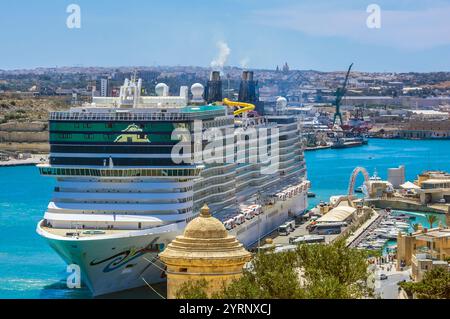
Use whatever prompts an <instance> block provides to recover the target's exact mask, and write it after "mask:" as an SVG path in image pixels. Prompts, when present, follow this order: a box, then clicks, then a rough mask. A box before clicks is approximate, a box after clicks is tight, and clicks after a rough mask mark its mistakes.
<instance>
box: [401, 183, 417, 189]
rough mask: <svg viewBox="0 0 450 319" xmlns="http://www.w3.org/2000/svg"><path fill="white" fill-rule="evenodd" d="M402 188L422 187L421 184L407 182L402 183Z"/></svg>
mask: <svg viewBox="0 0 450 319" xmlns="http://www.w3.org/2000/svg"><path fill="white" fill-rule="evenodd" d="M400 188H403V189H420V187H419V186H417V185H416V184H414V183H411V182H406V183H404V184H402V185H400Z"/></svg>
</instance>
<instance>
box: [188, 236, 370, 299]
mask: <svg viewBox="0 0 450 319" xmlns="http://www.w3.org/2000/svg"><path fill="white" fill-rule="evenodd" d="M369 255H370V254H369V253H368V252H366V251H362V250H357V249H352V248H348V247H346V245H345V240H339V241H336V242H334V243H332V244H312V245H307V244H304V245H299V247H298V248H297V250H295V251H290V252H282V253H273V252H262V253H258V254H256V255H255V256H254V258H253V259H252V261H251V263H250V267H248V268H247V269H244V272H243V275H242V277H241V278H239V279H237V280H234V281H233V282H232V283H231V284H230V285H228V286H224V288H223V289H222V291H220V292H218V293H216V294H214V295H213V298H230V299H277V298H281V299H304V298H321V299H323V298H336V299H338V298H339V299H342V298H362V297H368V296H372V294H373V292H372V290H371V289H370V288H368V287H367V284H366V283H367V278H368V272H367V266H368V264H367V257H368V256H369ZM204 287H206V286H204ZM201 289H202V286H201V285H199V284H195V283H190V284H186V285H185V286H184V287H182V294H180V296H181V297H182V298H190V296H193V297H195V298H199V296H200V298H201V296H205V295H206V294H204V293H202V292H201V291H199V290H201Z"/></svg>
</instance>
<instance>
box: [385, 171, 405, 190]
mask: <svg viewBox="0 0 450 319" xmlns="http://www.w3.org/2000/svg"><path fill="white" fill-rule="evenodd" d="M388 182H389V183H391V184H392V186H394V188H396V189H397V188H399V187H400V185H402V184H404V183H405V166H404V165H400V166H399V167H397V168H388Z"/></svg>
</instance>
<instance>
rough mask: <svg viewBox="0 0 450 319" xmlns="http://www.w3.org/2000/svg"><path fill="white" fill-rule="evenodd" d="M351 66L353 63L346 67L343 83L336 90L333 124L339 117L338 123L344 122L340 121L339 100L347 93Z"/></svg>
mask: <svg viewBox="0 0 450 319" xmlns="http://www.w3.org/2000/svg"><path fill="white" fill-rule="evenodd" d="M352 67H353V63H352V64H350V66H349V67H348V71H347V75H346V76H345V80H344V84H343V85H342V87H341V88H337V90H336V101H335V102H334V104H335V105H336V112H335V113H334V119H333V126H334V125H335V124H336V119H337V118H339V121H340V122H341V123H340V124H341V125H342V124H344V122H343V121H342V114H341V101H342V98H343V97H344V96H345V93H347V83H348V77H349V75H350V71H351V69H352Z"/></svg>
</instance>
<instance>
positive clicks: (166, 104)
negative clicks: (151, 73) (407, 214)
mask: <svg viewBox="0 0 450 319" xmlns="http://www.w3.org/2000/svg"><path fill="white" fill-rule="evenodd" d="M213 81H220V76H219V77H218V76H217V74H215V75H214V76H212V78H211V82H210V84H209V85H210V86H212V87H213V88H216V89H215V90H211V92H213V93H214V94H210V95H209V96H210V97H214V98H215V99H218V98H219V97H220V90H219V91H217V87H221V85H220V86H219V85H217V83H214V82H213ZM168 91H169V90H168V87H167V85H165V84H158V85H157V86H156V93H157V96H151V97H150V96H141V95H140V92H141V81H140V80H136V79H132V80H125V83H124V85H123V86H122V88H121V90H120V96H119V97H94V98H93V101H92V103H90V104H87V105H83V106H81V107H74V108H71V109H70V110H69V111H66V112H53V113H51V114H50V121H49V131H50V157H49V163H47V164H41V165H39V166H38V167H39V170H40V173H41V174H42V175H44V176H52V177H54V178H55V179H56V185H55V189H54V192H53V196H52V199H51V201H50V203H49V205H48V208H47V210H46V212H45V214H44V218H43V220H42V221H40V222H39V224H38V226H37V232H38V233H39V234H40V235H42V236H43V237H45V238H46V239H47V240H48V242H49V244H50V245H51V246H52V248H54V249H55V250H56V252H57V253H58V254H59V255H60V256H61V257H62V258H63V259H64V260H65V261H66V262H67V263H68V264H77V265H79V266H80V270H81V275H82V279H83V281H84V283H85V284H86V285H87V286H88V287H89V288H90V290H91V291H92V293H93V294H94V295H100V294H105V293H110V292H114V291H118V290H124V289H129V288H134V287H137V286H141V285H144V284H145V282H144V280H145V281H146V282H150V283H152V282H158V281H161V280H164V272H163V271H161V267H164V266H163V265H162V264H161V263H160V261H159V260H158V258H157V254H158V253H159V252H161V251H162V250H163V249H164V247H165V246H166V245H167V244H168V243H169V242H170V241H171V240H172V239H174V238H175V236H176V235H178V234H180V233H182V231H183V229H184V227H185V225H186V223H187V222H189V221H190V220H191V219H192V218H194V217H195V216H196V215H197V214H198V211H199V208H200V207H201V206H202V205H203V203H208V205H210V207H211V210H212V212H213V213H214V214H215V216H216V217H218V218H220V219H221V220H222V221H223V222H224V223H225V225H226V227H227V229H229V230H230V232H233V233H235V234H236V235H237V236H238V238H239V240H240V241H241V242H243V243H244V244H245V245H252V244H254V243H255V242H256V241H257V240H259V238H261V237H262V236H264V235H265V234H267V233H269V232H271V231H273V230H274V229H276V228H277V227H278V226H279V225H280V224H281V223H283V222H284V221H285V220H286V219H288V218H289V217H292V216H294V215H295V214H299V213H302V212H303V211H304V210H305V209H306V206H307V202H306V200H307V199H306V198H307V196H306V194H307V190H308V187H309V182H308V181H307V180H306V169H305V163H304V158H303V149H302V146H301V143H300V139H301V137H300V134H299V132H300V129H299V126H298V121H297V120H296V119H295V118H293V117H292V116H283V115H282V113H281V112H278V114H273V115H266V116H264V117H263V116H257V115H255V114H253V115H252V116H249V115H248V114H247V113H248V112H246V111H245V112H244V111H242V112H241V113H240V112H236V110H234V109H231V108H230V107H228V106H227V105H223V104H221V103H213V104H206V102H205V101H204V100H203V96H204V91H203V87H202V85H200V84H198V83H197V84H194V85H192V87H191V92H190V93H191V96H189V89H188V87H181V88H180V94H179V96H169V94H168ZM218 102H220V101H218ZM241 110H242V109H241ZM238 111H239V110H238ZM236 114H240V115H236ZM211 134H212V135H213V136H211ZM214 143H216V144H214ZM211 145H213V146H214V147H213V148H212V149H211V151H210V152H208V147H211ZM205 149H206V151H205ZM261 149H263V151H261ZM177 150H178V151H177ZM180 150H182V151H180ZM199 152H200V153H201V154H200V156H199ZM264 152H265V153H264ZM242 159H244V160H242ZM255 227H257V229H258V231H255V230H256V228H255ZM254 229H255V230H254Z"/></svg>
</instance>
